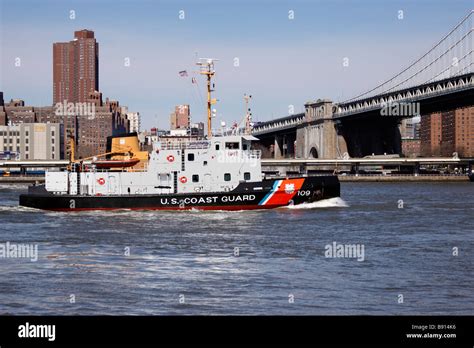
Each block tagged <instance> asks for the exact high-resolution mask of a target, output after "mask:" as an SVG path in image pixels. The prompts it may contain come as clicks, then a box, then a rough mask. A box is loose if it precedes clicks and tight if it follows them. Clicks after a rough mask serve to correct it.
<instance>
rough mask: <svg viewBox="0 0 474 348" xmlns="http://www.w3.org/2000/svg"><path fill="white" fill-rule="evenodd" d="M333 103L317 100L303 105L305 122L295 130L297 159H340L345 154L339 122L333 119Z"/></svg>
mask: <svg viewBox="0 0 474 348" xmlns="http://www.w3.org/2000/svg"><path fill="white" fill-rule="evenodd" d="M333 106H334V105H333V102H332V101H331V100H329V99H318V100H316V101H310V102H307V103H306V104H305V120H304V122H302V123H301V124H299V125H298V128H297V130H296V148H295V154H296V157H297V158H332V159H334V158H341V157H343V156H344V154H345V153H346V152H347V145H346V142H345V140H344V137H343V136H342V135H341V134H340V126H339V122H338V121H335V120H334V119H333V117H332V116H333Z"/></svg>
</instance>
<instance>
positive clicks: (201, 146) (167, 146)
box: [160, 141, 211, 150]
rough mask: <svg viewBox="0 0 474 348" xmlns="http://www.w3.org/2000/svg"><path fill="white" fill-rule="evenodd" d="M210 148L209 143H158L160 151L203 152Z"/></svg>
mask: <svg viewBox="0 0 474 348" xmlns="http://www.w3.org/2000/svg"><path fill="white" fill-rule="evenodd" d="M210 147H211V143H210V142H209V141H191V142H180V143H164V142H163V143H160V148H161V150H187V149H189V150H194V149H196V150H205V149H208V148H210Z"/></svg>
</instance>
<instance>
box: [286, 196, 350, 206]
mask: <svg viewBox="0 0 474 348" xmlns="http://www.w3.org/2000/svg"><path fill="white" fill-rule="evenodd" d="M347 207H349V205H348V204H347V203H346V201H344V200H343V199H342V198H340V197H334V198H328V199H322V200H320V201H316V202H312V203H301V204H298V205H289V206H286V207H285V208H287V209H318V208H347Z"/></svg>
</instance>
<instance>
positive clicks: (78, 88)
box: [53, 29, 99, 104]
mask: <svg viewBox="0 0 474 348" xmlns="http://www.w3.org/2000/svg"><path fill="white" fill-rule="evenodd" d="M98 90H99V44H98V43H97V41H96V39H95V38H94V32H93V31H91V30H86V29H83V30H78V31H75V32H74V40H72V41H69V42H56V43H54V44H53V104H56V103H61V102H63V101H64V100H67V101H68V102H72V103H78V102H80V103H82V102H85V101H87V99H88V98H89V94H90V93H91V92H93V91H98Z"/></svg>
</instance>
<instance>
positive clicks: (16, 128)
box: [0, 123, 64, 160]
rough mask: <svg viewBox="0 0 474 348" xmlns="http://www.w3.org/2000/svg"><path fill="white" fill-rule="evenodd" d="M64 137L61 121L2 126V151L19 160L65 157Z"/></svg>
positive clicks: (0, 150) (0, 130) (0, 127)
mask: <svg viewBox="0 0 474 348" xmlns="http://www.w3.org/2000/svg"><path fill="white" fill-rule="evenodd" d="M63 144H64V137H63V131H62V125H61V124H59V123H21V124H18V125H13V126H0V152H1V153H3V154H5V153H10V154H14V156H13V157H14V158H12V159H19V160H59V159H63V158H64V151H63V148H64V147H63Z"/></svg>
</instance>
